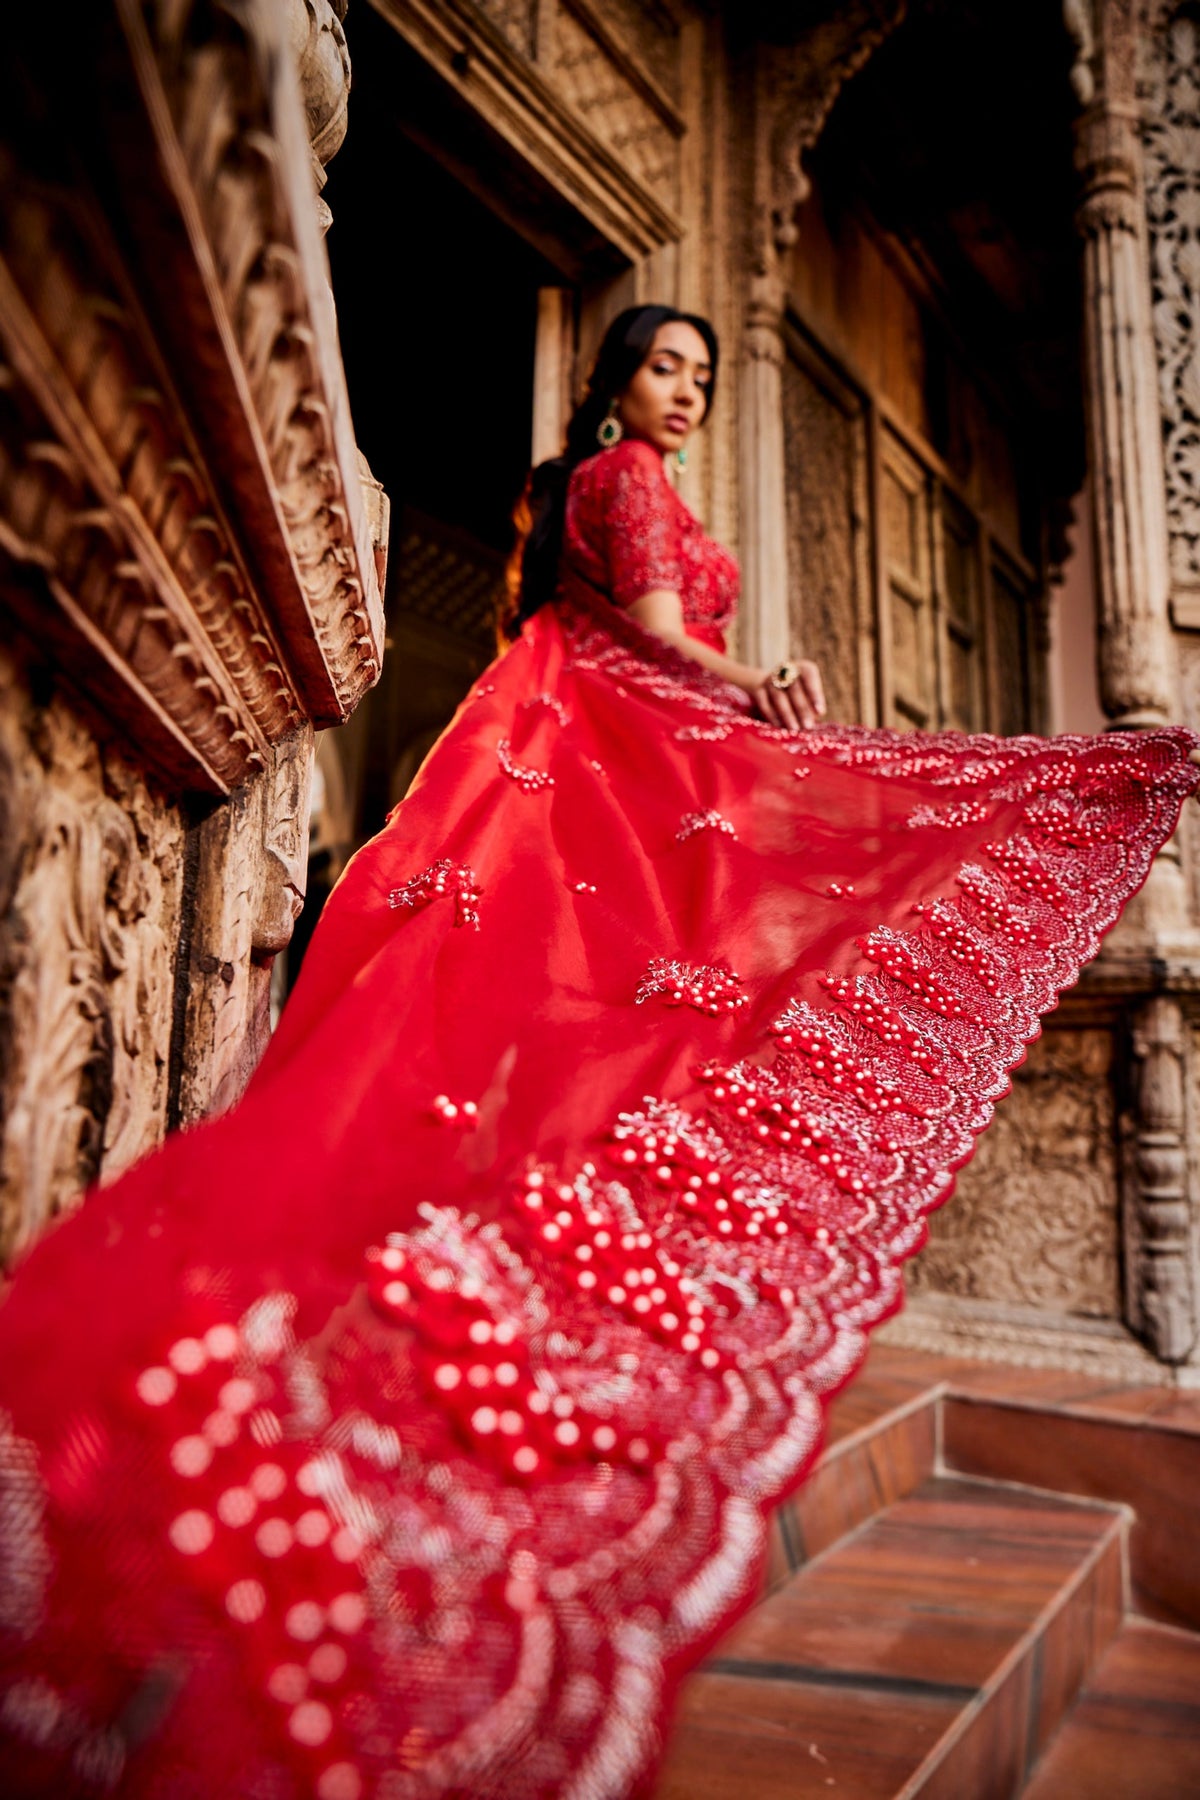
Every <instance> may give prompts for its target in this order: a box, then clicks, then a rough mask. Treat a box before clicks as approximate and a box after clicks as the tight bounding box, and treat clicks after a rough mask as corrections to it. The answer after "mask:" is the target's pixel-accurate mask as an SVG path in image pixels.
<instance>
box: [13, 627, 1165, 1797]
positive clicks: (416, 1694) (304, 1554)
mask: <svg viewBox="0 0 1200 1800" xmlns="http://www.w3.org/2000/svg"><path fill="white" fill-rule="evenodd" d="M1195 741H1196V740H1195V739H1194V738H1193V737H1192V736H1191V734H1189V733H1187V732H1185V731H1179V730H1163V731H1153V732H1145V733H1138V734H1111V735H1108V736H1105V737H1100V738H1057V739H1054V740H1051V741H1046V740H1039V739H1035V738H1016V739H998V738H991V737H962V736H958V735H954V734H946V735H940V736H933V737H929V736H920V735H916V734H913V735H902V734H898V733H892V732H883V731H867V730H859V729H853V728H839V727H828V728H824V729H820V730H817V731H813V732H808V733H803V734H801V733H789V732H784V731H781V730H778V729H775V728H773V727H771V726H768V725H767V724H765V723H764V722H762V721H761V720H758V719H755V718H754V717H752V716H751V714H750V713H749V711H748V710H747V703H746V701H745V698H744V696H742V695H741V694H740V692H738V691H737V690H734V689H731V688H729V687H727V686H725V685H723V684H722V683H721V682H719V681H718V680H716V679H714V678H712V677H710V676H708V675H706V674H705V673H704V671H703V670H701V669H699V668H698V667H697V666H696V665H694V664H692V663H689V662H686V661H684V660H683V659H682V658H679V657H677V656H675V655H674V654H673V653H671V652H670V651H669V650H666V649H665V648H663V647H662V646H660V645H659V644H658V643H657V642H656V640H653V639H651V638H648V637H647V636H645V635H644V634H643V633H641V632H640V631H639V630H638V629H637V627H636V626H634V625H632V624H631V623H630V622H629V621H628V620H627V619H626V618H625V617H624V616H623V615H621V614H619V613H618V612H617V611H615V609H613V608H612V607H611V606H609V605H607V604H606V603H605V602H603V601H602V600H596V601H594V602H592V603H587V602H585V601H584V600H583V599H580V598H576V599H575V600H573V601H569V602H568V601H566V600H562V601H560V602H559V603H557V604H556V605H555V606H554V607H551V608H547V609H545V610H544V611H543V612H542V613H540V614H538V615H537V616H536V618H535V619H534V620H533V621H532V622H531V623H530V624H529V625H528V626H527V627H526V629H525V632H524V634H523V637H522V639H521V640H520V642H519V643H518V644H517V645H516V646H515V647H514V648H513V649H512V650H511V651H510V652H509V653H508V654H507V655H506V656H505V657H504V658H503V659H502V660H500V661H499V662H498V663H497V664H495V665H493V667H492V668H491V669H489V670H488V672H487V673H486V675H485V676H484V677H483V678H482V679H481V680H480V681H479V682H478V683H477V684H476V686H475V687H474V689H473V690H472V692H471V693H470V695H469V696H468V698H467V700H466V701H465V702H464V704H463V706H462V707H461V709H460V711H459V713H458V715H457V717H456V718H455V720H454V722H453V723H452V725H451V726H450V727H449V728H448V730H447V731H446V733H445V734H444V736H443V737H442V739H441V740H440V742H439V744H438V745H437V746H436V748H435V750H434V752H433V753H432V755H431V756H430V758H429V760H428V761H427V763H426V765H425V767H424V769H423V771H422V773H421V775H420V776H419V777H418V780H417V783H416V785H415V787H414V789H413V791H412V793H411V794H410V795H409V797H408V798H407V799H406V800H405V801H404V802H403V803H402V804H401V806H400V807H399V808H397V810H396V812H395V813H394V814H393V816H392V817H391V819H390V820H389V823H388V825H387V827H386V828H385V830H384V831H383V832H382V833H381V834H380V835H379V836H378V837H377V838H375V839H374V840H373V841H372V842H371V843H370V844H368V845H367V846H366V847H365V848H364V849H363V850H362V851H360V852H359V853H358V855H357V856H356V857H355V858H354V859H353V861H352V862H351V864H350V866H349V868H348V869H347V871H346V873H345V875H344V876H343V878H342V880H341V881H340V883H339V884H338V886H337V887H336V889H335V891H334V893H333V896H332V899H331V900H330V902H329V905H328V907H327V909H326V913H325V916H324V918H323V919H322V922H321V924H320V926H319V927H318V930H317V932H316V935H315V937H314V940H313V943H312V947H311V949H310V951H309V954H308V956H307V958H306V962H305V966H304V971H303V974H302V977H301V979H300V982H299V984H298V987H297V989H296V992H295V993H294V995H293V997H292V999H291V1000H290V1001H289V1003H288V1005H287V1007H286V1009H285V1011H284V1014H283V1018H282V1021H281V1024H280V1026H279V1029H278V1031H277V1033H276V1035H275V1037H274V1039H273V1041H272V1043H271V1045H270V1047H269V1049H268V1052H267V1055H266V1058H265V1060H264V1062H263V1064H262V1066H261V1068H260V1070H259V1072H258V1073H257V1075H256V1076H255V1078H254V1080H253V1082H252V1083H251V1086H250V1089H249V1091H248V1093H247V1095H246V1097H245V1099H244V1100H243V1101H242V1102H241V1104H240V1105H239V1106H238V1107H237V1108H236V1109H235V1110H234V1111H233V1112H232V1113H231V1114H229V1115H227V1116H225V1117H223V1118H221V1119H219V1120H216V1121H213V1122H211V1123H209V1124H206V1125H204V1126H201V1127H200V1128H198V1129H196V1130H194V1131H191V1132H189V1133H186V1134H184V1135H181V1136H179V1137H177V1138H175V1139H174V1140H172V1141H171V1142H169V1143H168V1144H167V1145H166V1146H165V1148H163V1149H162V1150H161V1151H160V1152H158V1153H156V1154H154V1155H153V1156H151V1157H149V1158H148V1159H147V1160H146V1161H145V1162H144V1163H142V1164H141V1165H140V1166H139V1167H138V1168H136V1169H135V1170H134V1171H133V1172H131V1173H130V1174H129V1175H128V1176H127V1177H125V1178H124V1179H123V1180H121V1181H120V1182H118V1183H117V1184H115V1185H114V1186H113V1187H111V1188H109V1189H107V1190H104V1191H102V1192H100V1193H97V1194H95V1195H93V1196H92V1197H90V1198H89V1199H88V1201H87V1202H86V1204H85V1205H84V1206H83V1208H82V1209H81V1210H80V1211H79V1212H78V1213H77V1214H76V1215H75V1216H74V1217H73V1218H72V1219H71V1220H70V1221H69V1222H67V1223H66V1224H65V1225H63V1226H62V1227H61V1228H59V1229H57V1230H56V1231H54V1232H53V1233H52V1234H51V1235H50V1236H49V1237H48V1238H47V1239H46V1241H45V1242H44V1243H42V1244H41V1245H40V1246H39V1247H38V1248H37V1249H36V1250H35V1251H34V1253H33V1254H32V1255H31V1256H30V1257H29V1259H28V1260H27V1262H26V1264H25V1266H24V1267H23V1269H22V1270H21V1271H20V1272H19V1275H18V1277H17V1279H16V1281H15V1283H14V1284H13V1289H12V1292H11V1293H10V1295H9V1297H8V1299H7V1301H6V1303H5V1304H4V1306H3V1308H2V1309H0V1358H2V1373H0V1401H2V1403H3V1406H4V1408H5V1409H6V1410H5V1412H4V1415H3V1434H2V1436H0V1529H2V1533H3V1548H2V1549H0V1627H2V1639H0V1642H2V1654H0V1787H2V1788H3V1791H4V1792H5V1793H6V1794H12V1795H17V1794H22V1795H25V1794H28V1795H32V1794H47V1795H49V1794H53V1795H55V1796H56V1797H57V1800H62V1797H63V1796H67V1795H74V1794H79V1795H85V1794H86V1795H93V1794H102V1793H105V1792H117V1793H125V1794H131V1795H138V1796H152V1797H154V1800H160V1797H161V1800H192V1797H195V1800H201V1797H203V1800H214V1797H215V1796H218V1795H219V1796H234V1795H236V1796H245V1797H246V1800H300V1797H302V1796H304V1797H307V1796H310V1795H315V1796H317V1800H417V1797H425V1796H434V1795H438V1796H445V1795H468V1794H470V1795H488V1796H501V1795H503V1796H506V1797H512V1800H533V1797H534V1796H545V1795H550V1794H562V1795H567V1796H571V1800H607V1797H613V1796H621V1795H626V1794H630V1793H632V1792H636V1791H638V1790H639V1788H640V1786H641V1785H642V1784H644V1783H645V1781H646V1780H647V1779H648V1777H649V1774H650V1772H651V1771H652V1769H653V1766H654V1763H655V1759H656V1757H657V1755H658V1752H659V1750H660V1748H661V1744H662V1738H663V1734H664V1730H665V1723H666V1720H667V1717H668V1712H669V1703H670V1698H671V1694H672V1690H673V1687H674V1685H675V1683H676V1682H677V1680H678V1678H679V1676H680V1675H681V1674H682V1672H683V1671H684V1670H685V1669H686V1668H687V1667H688V1666H689V1665H690V1664H691V1663H692V1662H694V1661H695V1660H696V1659H697V1658H698V1657H699V1656H700V1655H701V1654H702V1653H703V1652H704V1650H705V1649H706V1648H707V1647H708V1646H709V1645H711V1644H712V1642H713V1641H714V1640H715V1639H716V1638H717V1636H718V1635H719V1634H720V1633H721V1632H723V1631H724V1630H725V1629H727V1627H728V1626H729V1624H730V1623H731V1622H732V1620H733V1619H734V1618H735V1617H736V1615H737V1614H738V1612H739V1611H740V1610H742V1609H743V1608H744V1607H745V1606H746V1605H747V1604H748V1603H749V1601H750V1600H751V1599H752V1598H753V1596H754V1595H755V1593H756V1591H757V1588H758V1584H759V1579H760V1569H761V1563H762V1557H763V1547H764V1533H765V1520H766V1516H767V1514H768V1512H769V1509H770V1508H771V1507H772V1506H773V1505H774V1504H775V1503H776V1502H777V1501H778V1500H779V1499H780V1497H781V1496H782V1495H784V1494H785V1493H786V1492H787V1491H788V1490H790V1489H791V1488H793V1487H794V1486H795V1485H796V1484H797V1483H798V1482H800V1481H801V1480H802V1479H803V1477H804V1475H805V1473H806V1471H807V1470H808V1469H809V1467H810V1466H811V1464H812V1462H813V1460H814V1458H815V1457H816V1455H817V1453H818V1450H819V1448H820V1444H821V1435H822V1420H823V1414H824V1409H825V1406H826V1403H827V1402H828V1400H829V1398H830V1396H831V1395H832V1394H833V1393H835V1392H836V1391H837V1389H838V1388H839V1387H841V1386H842V1385H843V1384H844V1383H845V1382H846V1381H847V1380H848V1379H849V1378H850V1376H851V1375H852V1374H853V1373H854V1371H855V1369H856V1367H857V1366H858V1364H859V1363H860V1362H861V1360H862V1357H863V1355H864V1352H865V1348H866V1344H867V1338H868V1334H869V1332H870V1330H871V1328H872V1327H873V1326H874V1325H876V1324H878V1323H879V1322H880V1321H881V1320H883V1319H885V1318H886V1317H888V1315H889V1314H891V1313H892V1312H894V1311H895V1310H896V1308H897V1307H898V1306H899V1305H900V1302H901V1268H902V1265H903V1263H904V1261H905V1259H906V1258H907V1257H909V1256H911V1255H912V1254H913V1253H914V1252H915V1251H916V1250H918V1249H919V1248H920V1247H921V1244H922V1242H923V1241H924V1237H925V1231H926V1226H925V1219H926V1215H927V1213H928V1212H929V1211H930V1210H931V1209H932V1208H934V1207H936V1206H939V1205H941V1204H942V1203H943V1202H944V1201H945V1200H946V1199H947V1198H948V1197H949V1195H950V1192H951V1190H952V1187H953V1183H954V1173H955V1171H956V1169H958V1168H959V1167H960V1166H961V1165H962V1164H963V1163H964V1162H965V1161H966V1160H967V1158H968V1157H969V1156H970V1154H971V1150H972V1147H973V1144H974V1140H975V1136H976V1134H977V1133H978V1132H979V1131H981V1130H982V1129H983V1127H984V1126H985V1125H986V1124H987V1121H988V1119H989V1117H990V1115H991V1112H992V1109H993V1106H994V1104H995V1103H996V1101H997V1100H998V1099H999V1098H1000V1097H1001V1095H1002V1094H1003V1093H1004V1092H1005V1091H1006V1088H1007V1085H1008V1074H1009V1071H1010V1070H1011V1069H1012V1067H1013V1066H1014V1065H1015V1064H1016V1063H1017V1062H1018V1061H1019V1060H1020V1059H1021V1057H1022V1056H1023V1054H1024V1051H1025V1047H1026V1045H1027V1044H1028V1042H1029V1041H1030V1039H1031V1038H1033V1037H1034V1036H1035V1035H1036V1033H1037V1031H1038V1028H1039V1017H1040V1015H1041V1014H1043V1013H1044V1012H1045V1011H1047V1010H1048V1009H1049V1008H1050V1007H1052V1006H1053V1005H1054V1003H1055V1001H1056V999H1057V997H1058V995H1059V993H1060V991H1061V990H1062V989H1063V988H1064V987H1066V986H1068V985H1069V984H1070V983H1072V982H1073V981H1074V980H1075V979H1076V977H1077V975H1078V972H1079V969H1080V967H1081V965H1082V964H1083V963H1084V962H1085V961H1086V960H1087V959H1088V958H1089V957H1091V956H1093V955H1094V954H1095V952H1096V950H1097V948H1098V947H1099V944H1100V940H1101V937H1102V934H1103V933H1104V932H1105V931H1106V930H1107V929H1108V928H1109V927H1110V926H1111V925H1112V924H1113V923H1114V921H1115V920H1116V918H1117V916H1118V914H1119V913H1120V910H1121V908H1122V906H1123V904H1124V903H1125V902H1126V901H1127V900H1128V899H1129V897H1130V896H1131V895H1132V894H1133V893H1134V892H1135V890H1136V889H1137V888H1138V887H1139V886H1140V885H1141V883H1142V882H1143V881H1144V880H1145V878H1146V875H1147V873H1148V871H1149V869H1150V865H1151V862H1152V860H1153V858H1154V856H1155V854H1156V852H1157V851H1158V850H1159V848H1160V847H1161V846H1162V844H1163V843H1164V842H1165V840H1166V839H1167V838H1168V837H1169V836H1170V834H1171V832H1172V831H1173V829H1174V827H1175V825H1176V822H1177V820H1178V817H1179V813H1180V809H1181V806H1182V803H1183V801H1184V799H1185V798H1186V797H1187V796H1188V795H1189V794H1190V793H1191V792H1192V791H1193V790H1194V789H1195V787H1196V785H1197V780H1198V778H1200V770H1197V769H1196V768H1195V767H1194V766H1192V764H1191V763H1190V762H1189V760H1188V754H1189V751H1190V750H1191V748H1192V747H1193V745H1194V744H1195ZM1047 1204H1053V1197H1052V1196H1047Z"/></svg>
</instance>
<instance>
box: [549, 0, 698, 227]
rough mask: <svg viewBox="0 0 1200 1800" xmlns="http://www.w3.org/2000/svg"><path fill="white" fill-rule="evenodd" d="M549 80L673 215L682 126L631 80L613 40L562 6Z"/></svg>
mask: <svg viewBox="0 0 1200 1800" xmlns="http://www.w3.org/2000/svg"><path fill="white" fill-rule="evenodd" d="M553 46H554V47H553V52H552V62H551V67H550V75H551V79H552V80H553V81H554V83H555V86H556V87H557V89H558V91H559V93H560V94H561V95H562V97H563V99H564V100H566V102H567V104H568V105H569V106H570V107H571V108H572V109H573V110H574V111H575V112H576V113H578V115H579V117H580V118H581V119H582V120H583V121H584V123H585V124H586V125H587V126H588V128H589V129H590V130H591V131H594V132H595V134H596V136H597V137H599V138H600V139H602V140H603V141H604V142H605V143H607V144H608V145H610V147H611V148H612V150H613V151H614V152H615V153H616V155H617V156H618V157H619V158H620V160H621V162H622V163H624V164H625V165H626V166H627V167H628V168H629V169H630V170H631V171H632V173H633V174H634V175H636V176H637V178H638V180H639V181H641V182H643V183H644V184H645V186H646V187H647V188H648V189H649V190H650V192H651V193H653V194H656V195H657V196H658V197H659V199H660V200H662V201H663V202H664V203H665V204H666V205H667V206H669V207H671V208H672V209H673V210H674V209H677V208H678V205H679V144H678V139H679V135H680V124H679V121H678V119H677V117H676V116H675V115H674V114H673V112H670V111H668V110H667V109H666V108H665V107H663V106H662V105H661V104H660V105H658V106H656V105H654V104H653V103H652V100H651V99H650V98H648V97H647V94H646V92H645V87H644V83H643V84H641V91H639V84H638V83H637V82H636V78H635V79H633V80H631V79H630V75H631V73H634V72H633V71H630V69H629V67H628V64H626V66H625V67H624V68H623V67H622V66H621V65H622V62H623V61H624V60H625V59H624V58H623V57H621V56H620V54H619V52H615V46H614V45H613V41H612V38H611V34H609V33H607V32H606V31H604V29H603V26H601V25H598V24H597V23H595V22H593V20H592V19H591V17H589V14H588V12H587V11H586V10H584V9H580V10H579V11H576V10H575V9H573V8H571V7H569V6H566V5H564V6H562V7H561V8H560V10H559V12H558V15H557V17H556V20H555V26H554V38H553Z"/></svg>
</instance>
